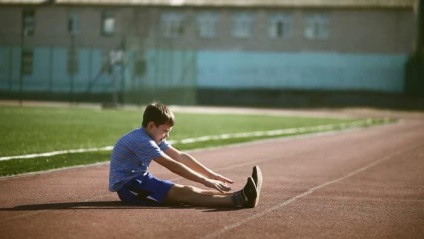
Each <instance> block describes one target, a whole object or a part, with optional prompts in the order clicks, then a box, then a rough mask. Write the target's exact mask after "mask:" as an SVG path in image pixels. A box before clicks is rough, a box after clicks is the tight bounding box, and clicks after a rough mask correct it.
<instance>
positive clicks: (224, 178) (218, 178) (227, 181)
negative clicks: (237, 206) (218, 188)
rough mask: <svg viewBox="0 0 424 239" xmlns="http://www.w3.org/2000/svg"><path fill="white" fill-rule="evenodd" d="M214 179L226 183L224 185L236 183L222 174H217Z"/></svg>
mask: <svg viewBox="0 0 424 239" xmlns="http://www.w3.org/2000/svg"><path fill="white" fill-rule="evenodd" d="M213 179H216V180H219V181H221V182H224V183H231V184H232V183H234V181H233V180H231V179H229V178H226V177H224V176H222V175H220V174H217V173H216V174H215V175H214V178H213Z"/></svg>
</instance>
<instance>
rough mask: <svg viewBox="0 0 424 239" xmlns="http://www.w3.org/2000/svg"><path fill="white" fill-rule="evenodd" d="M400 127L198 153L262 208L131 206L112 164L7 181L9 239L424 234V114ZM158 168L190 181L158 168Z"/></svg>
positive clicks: (1, 219)
mask: <svg viewBox="0 0 424 239" xmlns="http://www.w3.org/2000/svg"><path fill="white" fill-rule="evenodd" d="M402 118H404V119H403V121H402V122H401V123H399V124H394V125H385V126H378V127H373V128H367V129H360V130H354V131H347V132H342V133H333V134H322V135H315V136H302V137H297V138H290V139H276V140H272V141H262V142H256V143H250V144H243V145H237V146H231V147H225V148H219V149H211V150H203V151H196V152H192V154H193V155H194V156H195V157H197V158H198V159H199V160H201V161H202V162H204V163H205V164H206V165H208V166H210V167H211V168H213V169H215V170H216V171H218V172H219V173H222V174H223V175H225V176H228V177H230V178H232V179H234V180H236V183H235V184H234V189H239V188H241V187H242V186H243V185H244V183H245V180H246V176H247V175H249V174H250V172H251V168H252V166H253V165H260V167H261V168H262V171H263V174H264V185H263V189H262V193H261V201H260V203H259V205H258V207H257V208H254V209H243V210H228V209H215V208H197V207H180V208H167V207H159V208H149V207H134V206H125V205H122V204H121V203H119V201H118V198H117V196H116V195H115V194H113V193H109V192H108V191H107V177H108V165H107V164H104V165H95V166H89V167H83V168H74V169H67V170H61V171H55V172H47V173H41V174H35V175H27V176H20V177H13V178H2V179H0V235H1V237H2V238H5V239H6V238H8V239H9V238H10V239H12V238H55V239H56V238H424V117H423V116H422V115H421V114H418V115H414V117H408V115H407V114H404V115H402ZM151 170H152V171H153V172H154V174H155V175H157V176H159V177H163V178H167V179H174V180H176V181H177V182H178V183H185V182H186V180H184V179H181V178H179V177H177V176H176V175H173V174H172V173H170V172H168V171H166V170H164V169H162V168H161V167H160V166H158V165H153V166H152V168H151Z"/></svg>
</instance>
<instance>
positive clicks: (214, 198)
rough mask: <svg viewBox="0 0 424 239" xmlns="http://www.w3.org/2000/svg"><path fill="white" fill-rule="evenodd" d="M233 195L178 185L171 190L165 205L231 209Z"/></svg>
mask: <svg viewBox="0 0 424 239" xmlns="http://www.w3.org/2000/svg"><path fill="white" fill-rule="evenodd" d="M232 195H233V194H232V193H225V194H222V193H220V192H218V191H212V190H203V189H200V188H197V187H193V186H187V185H179V184H176V185H174V187H172V188H171V190H169V193H168V195H167V197H166V198H165V201H164V204H178V203H185V204H189V205H194V206H212V207H231V206H233V205H234V204H233V201H232V198H231V197H232Z"/></svg>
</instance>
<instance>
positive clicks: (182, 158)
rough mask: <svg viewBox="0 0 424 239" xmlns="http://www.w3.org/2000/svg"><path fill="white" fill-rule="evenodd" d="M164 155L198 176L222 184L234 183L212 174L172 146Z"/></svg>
mask: <svg viewBox="0 0 424 239" xmlns="http://www.w3.org/2000/svg"><path fill="white" fill-rule="evenodd" d="M165 153H166V154H167V155H168V156H169V157H171V158H172V159H174V160H176V161H178V162H180V163H182V164H184V165H186V166H187V167H189V168H190V169H192V170H194V171H196V172H197V173H200V174H202V175H204V176H206V177H207V178H210V179H215V180H219V181H222V182H224V183H234V181H233V180H231V179H229V178H226V177H224V176H222V175H220V174H217V173H215V172H213V171H212V170H210V169H209V168H207V167H206V166H204V165H203V164H201V163H200V162H199V161H197V160H196V159H195V158H194V157H193V156H191V155H190V154H187V153H184V152H181V151H179V150H177V149H175V148H174V147H172V146H170V147H169V148H168V149H167V150H165Z"/></svg>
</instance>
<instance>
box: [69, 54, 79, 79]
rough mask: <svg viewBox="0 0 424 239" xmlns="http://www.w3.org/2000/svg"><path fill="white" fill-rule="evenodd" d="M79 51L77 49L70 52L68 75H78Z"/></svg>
mask: <svg viewBox="0 0 424 239" xmlns="http://www.w3.org/2000/svg"><path fill="white" fill-rule="evenodd" d="M78 70H79V67H78V51H77V50H76V49H69V50H68V74H69V75H75V74H78Z"/></svg>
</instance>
